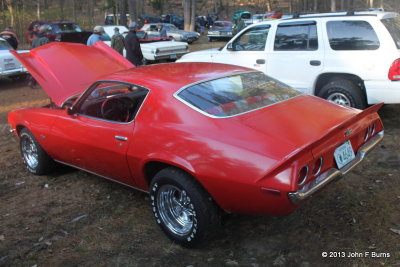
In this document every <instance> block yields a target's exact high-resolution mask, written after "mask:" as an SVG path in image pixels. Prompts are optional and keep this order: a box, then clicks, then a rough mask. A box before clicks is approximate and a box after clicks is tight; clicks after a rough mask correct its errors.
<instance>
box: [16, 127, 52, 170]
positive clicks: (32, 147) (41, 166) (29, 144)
mask: <svg viewBox="0 0 400 267" xmlns="http://www.w3.org/2000/svg"><path fill="white" fill-rule="evenodd" d="M19 138H20V139H19V140H20V141H19V144H20V151H21V155H22V158H23V160H24V162H25V165H26V168H27V169H28V171H29V172H31V173H33V174H36V175H42V174H46V173H47V172H49V171H51V169H52V168H53V166H54V161H53V160H52V159H51V158H50V156H49V155H48V154H47V153H46V151H44V150H43V148H42V147H41V146H40V144H39V143H38V141H37V140H36V138H35V137H34V136H33V134H32V133H31V132H30V131H29V130H28V129H27V128H24V129H22V130H21V133H20V134H19Z"/></svg>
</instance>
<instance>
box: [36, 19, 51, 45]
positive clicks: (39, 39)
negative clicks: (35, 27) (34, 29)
mask: <svg viewBox="0 0 400 267" xmlns="http://www.w3.org/2000/svg"><path fill="white" fill-rule="evenodd" d="M49 31H50V26H49V25H46V24H43V25H42V26H40V28H39V35H38V36H36V37H35V38H33V41H32V48H36V47H39V46H42V45H45V44H48V43H50V40H49V37H47V33H48V32H49Z"/></svg>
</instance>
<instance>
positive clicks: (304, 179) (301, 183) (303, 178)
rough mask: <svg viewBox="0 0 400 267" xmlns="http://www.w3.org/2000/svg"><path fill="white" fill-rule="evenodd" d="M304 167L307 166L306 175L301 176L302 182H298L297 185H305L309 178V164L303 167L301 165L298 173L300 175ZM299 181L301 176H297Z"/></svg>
mask: <svg viewBox="0 0 400 267" xmlns="http://www.w3.org/2000/svg"><path fill="white" fill-rule="evenodd" d="M303 168H306V174H305V175H304V177H302V178H301V182H300V183H297V185H303V184H304V183H305V182H306V180H307V177H308V171H309V169H308V166H307V165H304V166H303V167H301V169H300V170H299V173H298V175H300V172H301V171H302V170H303ZM297 181H299V176H298V177H297Z"/></svg>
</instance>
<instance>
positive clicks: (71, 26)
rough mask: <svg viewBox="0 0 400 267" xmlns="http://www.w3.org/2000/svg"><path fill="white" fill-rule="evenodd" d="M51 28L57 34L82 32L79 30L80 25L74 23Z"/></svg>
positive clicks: (55, 25) (59, 24) (54, 25)
mask: <svg viewBox="0 0 400 267" xmlns="http://www.w3.org/2000/svg"><path fill="white" fill-rule="evenodd" d="M51 28H52V29H53V30H54V32H56V33H63V32H82V29H81V28H79V26H78V25H76V24H74V23H58V24H52V25H51Z"/></svg>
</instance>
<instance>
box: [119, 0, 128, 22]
mask: <svg viewBox="0 0 400 267" xmlns="http://www.w3.org/2000/svg"><path fill="white" fill-rule="evenodd" d="M119 16H120V17H119V18H120V21H121V23H118V24H121V25H124V26H126V25H128V24H127V21H126V2H125V0H119Z"/></svg>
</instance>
